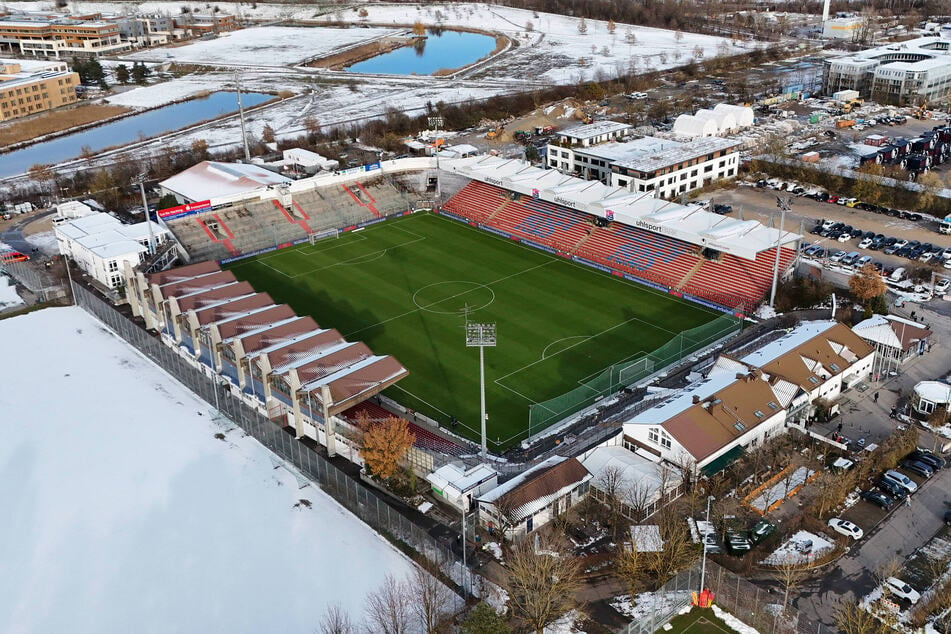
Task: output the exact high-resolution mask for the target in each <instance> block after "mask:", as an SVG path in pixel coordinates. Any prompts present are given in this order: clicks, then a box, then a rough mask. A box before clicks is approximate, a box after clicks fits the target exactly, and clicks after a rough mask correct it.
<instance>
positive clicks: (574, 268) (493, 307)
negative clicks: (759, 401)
mask: <svg viewBox="0 0 951 634" xmlns="http://www.w3.org/2000/svg"><path fill="white" fill-rule="evenodd" d="M437 200H441V201H444V202H442V204H441V205H439V204H436V201H437ZM159 219H160V222H162V223H163V224H164V225H165V226H166V227H167V228H168V229H169V230H170V231H171V232H172V233H173V234H174V235H175V237H176V239H177V241H178V243H179V245H180V249H181V253H180V255H181V257H182V259H183V260H185V261H187V262H191V263H192V264H191V265H189V266H186V267H184V268H183V269H181V274H180V275H176V274H175V271H176V269H173V270H171V271H165V272H161V273H154V274H151V275H149V274H147V273H139V274H138V276H137V277H135V276H133V277H135V279H134V280H131V281H133V282H134V283H132V284H131V291H132V292H131V293H130V295H132V296H133V300H132V303H133V307H134V308H135V307H136V305H137V304H140V306H139V308H138V309H137V310H138V312H139V313H140V314H146V313H149V314H151V315H152V317H151V318H150V317H147V318H146V321H147V322H149V319H152V323H151V326H152V327H154V328H155V329H156V330H160V331H162V332H163V333H165V335H167V336H169V337H172V338H173V339H174V340H175V343H176V344H178V345H181V346H184V347H185V348H187V349H188V350H189V351H190V352H192V353H193V354H194V355H195V356H196V357H197V358H198V359H199V360H201V361H203V362H205V363H206V364H207V365H209V366H211V367H213V368H214V369H215V370H217V371H218V372H219V373H221V374H222V375H223V376H226V377H228V378H229V379H230V380H231V381H232V382H233V383H235V384H236V385H238V386H239V387H240V388H241V389H242V390H243V392H244V393H245V395H247V396H248V397H249V398H256V399H258V401H262V402H263V406H264V407H266V408H267V411H268V413H269V415H270V417H271V418H272V420H275V421H276V422H279V423H281V424H286V425H288V426H294V427H295V428H296V429H297V432H298V435H299V436H310V437H313V438H314V439H315V440H318V441H319V442H322V443H324V444H326V440H327V436H326V433H325V432H327V431H332V433H331V436H333V435H337V436H338V437H340V435H341V431H340V430H341V429H346V428H347V426H348V425H352V424H353V423H354V421H355V420H356V419H357V418H358V417H359V416H363V415H366V416H369V417H371V418H372V417H375V416H383V415H386V413H385V412H384V411H383V410H382V409H381V406H383V407H387V408H388V409H389V410H390V411H397V412H400V413H402V414H403V415H404V417H406V418H407V419H409V420H410V421H411V422H414V423H416V425H414V426H415V427H416V429H417V444H418V445H419V446H420V447H421V448H422V449H428V450H436V451H443V452H452V451H455V452H456V453H465V452H466V451H470V452H471V450H472V448H473V445H471V444H468V443H466V442H465V441H466V440H468V441H472V442H473V443H478V441H479V439H480V424H481V423H480V419H481V414H480V365H479V352H478V351H476V350H474V349H473V348H472V347H470V346H467V341H466V333H467V328H466V327H467V325H471V324H493V325H494V326H495V331H494V332H495V333H497V338H496V341H495V346H494V347H491V348H487V349H485V350H484V354H485V357H484V358H485V369H484V372H485V378H484V385H485V388H484V389H485V411H486V413H487V416H486V434H487V437H488V445H489V448H490V449H491V450H493V451H497V452H503V451H505V450H507V449H509V448H511V447H514V446H516V445H518V444H519V443H521V442H523V441H526V440H528V439H535V438H537V437H539V436H542V435H545V433H546V431H548V432H550V431H551V430H552V429H557V428H560V427H561V426H562V425H561V423H563V422H566V421H571V420H576V419H577V418H578V417H579V416H580V415H581V414H582V413H583V412H585V411H589V410H590V409H591V408H592V407H595V406H598V405H603V404H605V403H608V402H610V399H611V398H613V397H614V396H615V395H616V394H617V393H618V392H619V391H621V390H623V389H625V388H627V387H630V386H637V385H640V384H643V383H644V382H646V381H647V380H649V379H650V378H651V377H652V376H654V375H656V374H657V373H660V372H663V371H664V369H665V368H667V367H669V366H670V365H672V364H675V363H677V362H678V361H680V360H681V359H684V358H687V357H690V356H691V355H695V354H696V353H697V352H698V351H700V350H703V349H705V348H709V347H710V346H712V345H714V344H716V343H717V342H719V341H721V340H723V339H724V338H725V337H728V336H730V335H732V334H733V333H735V332H736V331H737V330H738V329H739V327H740V324H741V321H742V320H743V318H745V317H746V316H747V315H748V314H749V313H750V312H751V311H752V310H754V309H755V308H756V307H757V306H758V304H760V303H761V302H762V301H763V299H764V297H765V296H766V295H767V294H768V292H769V290H770V285H771V283H772V276H773V270H774V266H776V264H777V260H778V268H779V274H780V275H783V274H785V272H787V271H788V269H789V268H790V267H791V266H792V264H793V261H794V259H795V257H796V253H797V248H798V244H797V243H798V240H799V238H800V236H798V235H796V234H794V233H788V232H780V231H779V230H777V229H773V228H767V227H765V226H763V225H761V224H759V223H757V222H755V221H749V220H746V221H744V220H738V219H733V218H729V217H724V216H720V215H716V214H713V213H709V212H707V211H705V210H703V209H702V208H700V207H698V206H696V205H681V204H677V203H673V202H668V201H664V200H661V199H656V198H653V197H651V196H650V195H645V194H643V193H635V192H631V191H629V190H627V189H625V188H617V187H610V186H607V185H603V184H601V183H599V182H592V181H585V180H581V179H578V178H575V177H572V176H566V175H564V174H560V173H558V172H555V171H552V170H544V169H540V168H536V167H532V166H531V165H529V164H528V163H525V162H522V161H518V160H507V159H502V158H498V157H493V156H473V157H469V158H463V159H453V160H441V161H440V165H439V167H438V168H437V167H436V165H435V162H434V160H433V159H431V158H411V159H399V160H394V161H386V162H383V163H376V164H373V165H369V166H364V167H359V168H353V169H350V170H345V171H342V172H333V173H324V174H320V175H317V176H314V177H310V178H306V179H301V180H298V181H293V182H290V183H286V184H282V185H280V186H275V187H263V188H260V189H259V190H256V191H254V192H251V193H244V194H240V195H238V194H236V195H231V196H226V197H222V198H219V199H214V198H212V199H209V200H205V201H198V202H194V203H189V204H186V205H182V206H180V207H175V208H172V209H166V210H162V211H160V212H159ZM200 262H207V263H209V268H202V267H199V268H195V267H196V264H195V263H200ZM211 263H215V264H216V265H215V266H214V267H210V264H211ZM219 265H220V268H221V269H224V270H220V269H219ZM222 289H223V290H222ZM251 292H256V294H257V295H258V296H261V295H263V296H264V298H259V299H258V300H254V301H251V300H249V299H248V295H249V294H250V293H251ZM136 297H137V298H138V299H137V300H136V299H135V298H136ZM249 301H251V304H249V303H248V302H249ZM170 306H171V307H172V308H171V309H170V308H169V307H170ZM278 307H282V308H280V310H278ZM296 316H306V317H307V318H308V320H309V321H308V322H307V323H306V325H302V326H301V328H299V329H297V330H292V331H288V326H287V324H289V323H290V322H291V321H294V320H296V321H294V323H302V322H301V317H296ZM176 320H177V321H176ZM318 324H319V325H318ZM328 332H332V333H333V334H332V335H327V334H324V335H321V336H323V337H329V339H328V340H327V341H328V342H330V343H327V342H323V343H321V341H322V340H321V339H319V337H318V334H319V333H328ZM209 333H211V335H210V336H209ZM248 333H251V334H253V333H263V334H264V335H266V336H263V337H262V336H259V337H258V340H257V343H256V348H255V350H256V351H255V350H250V351H249V350H247V349H245V348H246V345H245V344H247V343H248V342H250V338H249V337H247V336H246V335H247V334H248ZM307 333H310V334H307ZM354 341H357V342H360V343H358V344H356V343H349V342H354ZM301 342H310V343H307V345H304V344H303V343H301ZM239 343H240V344H241V345H238V344H239ZM470 343H471V342H470ZM358 349H359V352H357V350H358ZM371 349H372V352H371ZM278 350H283V352H282V353H281V354H280V355H278V356H280V359H279V360H277V361H274V360H273V358H272V357H274V354H275V353H276V351H278ZM344 350H349V351H352V354H351V352H347V353H344V352H343V351H344ZM330 355H336V356H333V360H331V356H330ZM269 358H271V359H270V360H268V359H269ZM396 360H398V362H397V361H396ZM314 364H317V365H319V366H320V367H321V368H322V370H321V372H318V373H317V374H314V373H311V374H310V375H309V376H310V378H309V379H307V378H300V377H299V376H298V375H299V374H301V373H302V372H303V371H304V370H306V369H307V368H312V366H314ZM372 368H380V371H379V372H376V373H374V372H372V371H371V369H372ZM304 373H305V374H306V372H304ZM315 377H316V378H315ZM321 377H323V378H321ZM344 379H345V380H346V381H347V389H345V390H344V389H339V390H338V387H337V386H340V385H343V383H340V382H338V383H336V384H335V383H333V381H344ZM308 381H309V382H308ZM328 385H329V386H330V387H329V388H328V387H327V386H328ZM356 385H359V388H357V387H354V386H356ZM330 388H333V389H330ZM334 390H337V391H336V392H335V391H334ZM338 392H339V395H340V396H338ZM332 421H334V422H335V423H336V424H337V426H336V427H334V428H333V429H332V430H331V428H330V427H325V425H329V424H330V423H331V422H332ZM434 423H435V424H438V426H439V427H436V426H435V425H434ZM342 436H343V438H341V440H343V441H344V442H346V438H345V437H346V433H345V432H344V433H343V434H342ZM453 445H455V447H454V448H452V447H451V446H453Z"/></svg>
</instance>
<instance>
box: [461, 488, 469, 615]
mask: <svg viewBox="0 0 951 634" xmlns="http://www.w3.org/2000/svg"><path fill="white" fill-rule="evenodd" d="M465 504H466V501H465V499H463V500H462V505H463V506H462V574H463V575H465V576H464V577H463V578H462V592H463V593H464V594H465V596H466V598H467V599H468V598H469V584H468V583H467V582H468V580H469V568H468V566H466V507H465Z"/></svg>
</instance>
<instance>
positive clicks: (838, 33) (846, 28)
mask: <svg viewBox="0 0 951 634" xmlns="http://www.w3.org/2000/svg"><path fill="white" fill-rule="evenodd" d="M863 22H864V19H863V18H861V17H859V16H857V15H848V16H841V17H837V18H831V19H829V20H826V21H825V22H823V23H822V37H827V38H829V39H833V40H849V41H850V42H851V41H853V40H856V39H857V38H858V35H859V33H860V32H861V30H862V24H863Z"/></svg>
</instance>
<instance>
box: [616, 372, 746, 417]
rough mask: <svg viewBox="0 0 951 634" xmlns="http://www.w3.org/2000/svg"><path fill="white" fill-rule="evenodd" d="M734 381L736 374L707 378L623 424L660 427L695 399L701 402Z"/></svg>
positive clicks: (692, 403) (725, 373)
mask: <svg viewBox="0 0 951 634" xmlns="http://www.w3.org/2000/svg"><path fill="white" fill-rule="evenodd" d="M735 381H736V374H730V373H728V372H722V373H717V374H714V375H711V376H707V377H705V378H703V379H701V380H699V381H697V382H695V383H691V384H690V385H688V386H687V387H685V388H684V389H682V390H680V391H679V392H676V393H674V394H673V395H672V396H670V397H668V398H667V399H666V400H664V401H663V402H661V403H660V404H659V405H657V406H655V407H651V408H650V409H646V410H644V411H642V412H640V413H638V414H637V415H636V416H635V417H634V418H633V419H631V420H628V421H625V424H636V425H660V424H662V423H664V422H665V421H667V420H670V419H671V418H673V417H674V416H676V415H677V414H680V413H681V412H684V411H686V410H687V409H688V408H689V407H691V406H693V405H694V398H695V397H696V398H697V399H699V400H701V401H702V400H704V399H705V398H707V397H709V396H711V395H713V394H715V393H717V392H719V391H720V390H722V389H723V388H725V387H726V386H728V385H731V384H732V383H734V382H735Z"/></svg>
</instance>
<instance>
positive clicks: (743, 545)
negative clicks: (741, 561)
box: [726, 531, 753, 555]
mask: <svg viewBox="0 0 951 634" xmlns="http://www.w3.org/2000/svg"><path fill="white" fill-rule="evenodd" d="M726 547H727V550H729V551H730V554H731V555H743V554H745V553H748V552H749V551H750V548H752V547H753V543H752V542H751V541H750V538H749V535H747V534H746V533H745V532H743V531H727V533H726Z"/></svg>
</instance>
